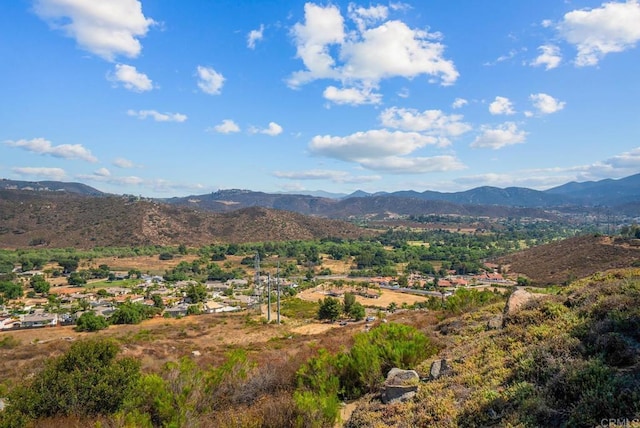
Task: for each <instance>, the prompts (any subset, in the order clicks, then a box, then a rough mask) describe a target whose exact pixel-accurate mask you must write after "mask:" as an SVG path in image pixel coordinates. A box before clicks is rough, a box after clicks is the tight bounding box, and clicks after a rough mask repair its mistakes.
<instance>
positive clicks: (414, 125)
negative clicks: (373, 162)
mask: <svg viewBox="0 0 640 428" xmlns="http://www.w3.org/2000/svg"><path fill="white" fill-rule="evenodd" d="M462 118H463V116H462V115H457V114H453V115H446V114H444V113H443V112H442V111H441V110H425V111H423V112H419V111H418V110H414V109H405V108H398V107H391V108H388V109H386V110H384V111H383V112H382V113H380V122H382V124H383V125H384V126H386V127H389V128H397V129H401V130H403V131H417V132H421V133H423V134H425V135H430V136H433V137H435V138H437V139H438V143H439V144H440V145H441V146H446V145H449V144H450V141H449V138H450V137H454V138H455V137H459V136H460V135H462V134H464V133H466V132H468V131H470V130H471V126H470V125H469V124H467V123H465V122H462Z"/></svg>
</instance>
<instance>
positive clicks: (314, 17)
mask: <svg viewBox="0 0 640 428" xmlns="http://www.w3.org/2000/svg"><path fill="white" fill-rule="evenodd" d="M386 13H387V8H386V7H384V6H375V7H370V8H359V7H356V6H353V5H351V6H350V7H349V16H350V17H351V18H352V19H353V20H355V23H356V28H355V29H353V30H352V31H348V32H346V31H345V28H346V25H345V20H344V18H343V16H342V14H341V13H340V10H339V9H338V8H337V7H336V6H334V5H329V6H326V7H322V6H318V5H315V4H313V3H307V4H306V5H305V20H304V23H297V24H295V25H294V27H293V31H292V35H293V38H294V42H295V43H296V48H297V57H298V58H300V59H301V60H302V62H303V63H304V65H305V67H306V69H305V70H301V71H297V72H295V73H293V74H292V75H291V77H290V78H289V80H288V83H289V85H290V86H291V87H299V86H301V85H303V84H305V83H308V82H311V81H313V80H316V79H334V80H339V81H341V82H343V83H344V82H347V83H348V86H356V87H363V88H366V87H375V86H376V85H377V83H378V82H379V81H380V80H382V79H386V78H391V77H405V78H409V79H411V78H414V77H417V76H419V75H428V76H430V77H431V79H430V81H434V82H437V81H439V82H440V83H441V84H442V85H450V84H453V83H454V82H455V81H456V79H457V78H458V72H457V71H456V69H455V66H454V64H453V62H452V61H450V60H447V59H445V58H444V57H443V53H444V45H442V44H441V43H439V42H438V40H439V39H440V38H441V35H440V34H439V33H429V32H427V31H424V30H417V29H416V30H414V29H411V28H409V27H408V26H407V25H406V24H405V23H404V22H401V21H397V20H389V21H385V22H382V23H381V24H380V25H378V26H373V25H377V23H378V21H381V20H384V19H386ZM333 47H335V49H333Z"/></svg>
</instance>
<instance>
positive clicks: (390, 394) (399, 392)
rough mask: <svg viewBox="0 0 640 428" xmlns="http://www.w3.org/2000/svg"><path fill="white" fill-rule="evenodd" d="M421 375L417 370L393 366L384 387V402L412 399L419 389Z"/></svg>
mask: <svg viewBox="0 0 640 428" xmlns="http://www.w3.org/2000/svg"><path fill="white" fill-rule="evenodd" d="M419 382H420V376H418V373H417V372H416V371H415V370H402V369H398V368H395V367H394V368H392V369H391V370H390V371H389V374H388V375H387V380H386V381H385V382H384V386H383V388H382V396H381V398H382V402H383V403H384V404H391V403H397V402H403V401H407V400H410V399H412V398H413V397H414V396H415V395H416V392H417V391H418V383H419Z"/></svg>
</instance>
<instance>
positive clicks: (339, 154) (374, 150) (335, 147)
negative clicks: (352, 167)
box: [309, 129, 438, 162]
mask: <svg viewBox="0 0 640 428" xmlns="http://www.w3.org/2000/svg"><path fill="white" fill-rule="evenodd" d="M437 142H438V140H437V139H436V138H434V137H431V136H428V135H422V134H420V133H417V132H402V131H394V132H390V131H388V130H386V129H381V130H371V131H366V132H356V133H355V134H351V135H348V136H346V137H332V136H330V135H317V136H315V137H313V139H312V140H311V143H310V144H309V150H310V151H311V152H312V153H314V154H317V155H321V156H326V157H330V158H335V159H340V160H344V161H355V162H362V161H363V160H366V159H375V158H383V157H389V156H398V155H400V156H402V155H408V154H410V153H412V152H413V151H415V150H417V149H419V148H422V147H424V146H427V145H435V144H437Z"/></svg>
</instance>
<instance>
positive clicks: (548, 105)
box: [529, 93, 566, 114]
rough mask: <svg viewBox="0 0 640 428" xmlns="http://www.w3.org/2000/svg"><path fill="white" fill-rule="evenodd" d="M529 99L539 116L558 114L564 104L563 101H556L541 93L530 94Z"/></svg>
mask: <svg viewBox="0 0 640 428" xmlns="http://www.w3.org/2000/svg"><path fill="white" fill-rule="evenodd" d="M529 99H530V100H531V102H532V103H533V106H534V107H535V108H536V109H537V110H538V112H539V113H540V114H551V113H555V112H558V111H560V110H562V109H563V108H564V106H565V104H566V103H565V102H564V101H558V100H556V99H555V98H553V97H552V96H551V95H547V94H543V93H539V94H531V95H530V96H529Z"/></svg>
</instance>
